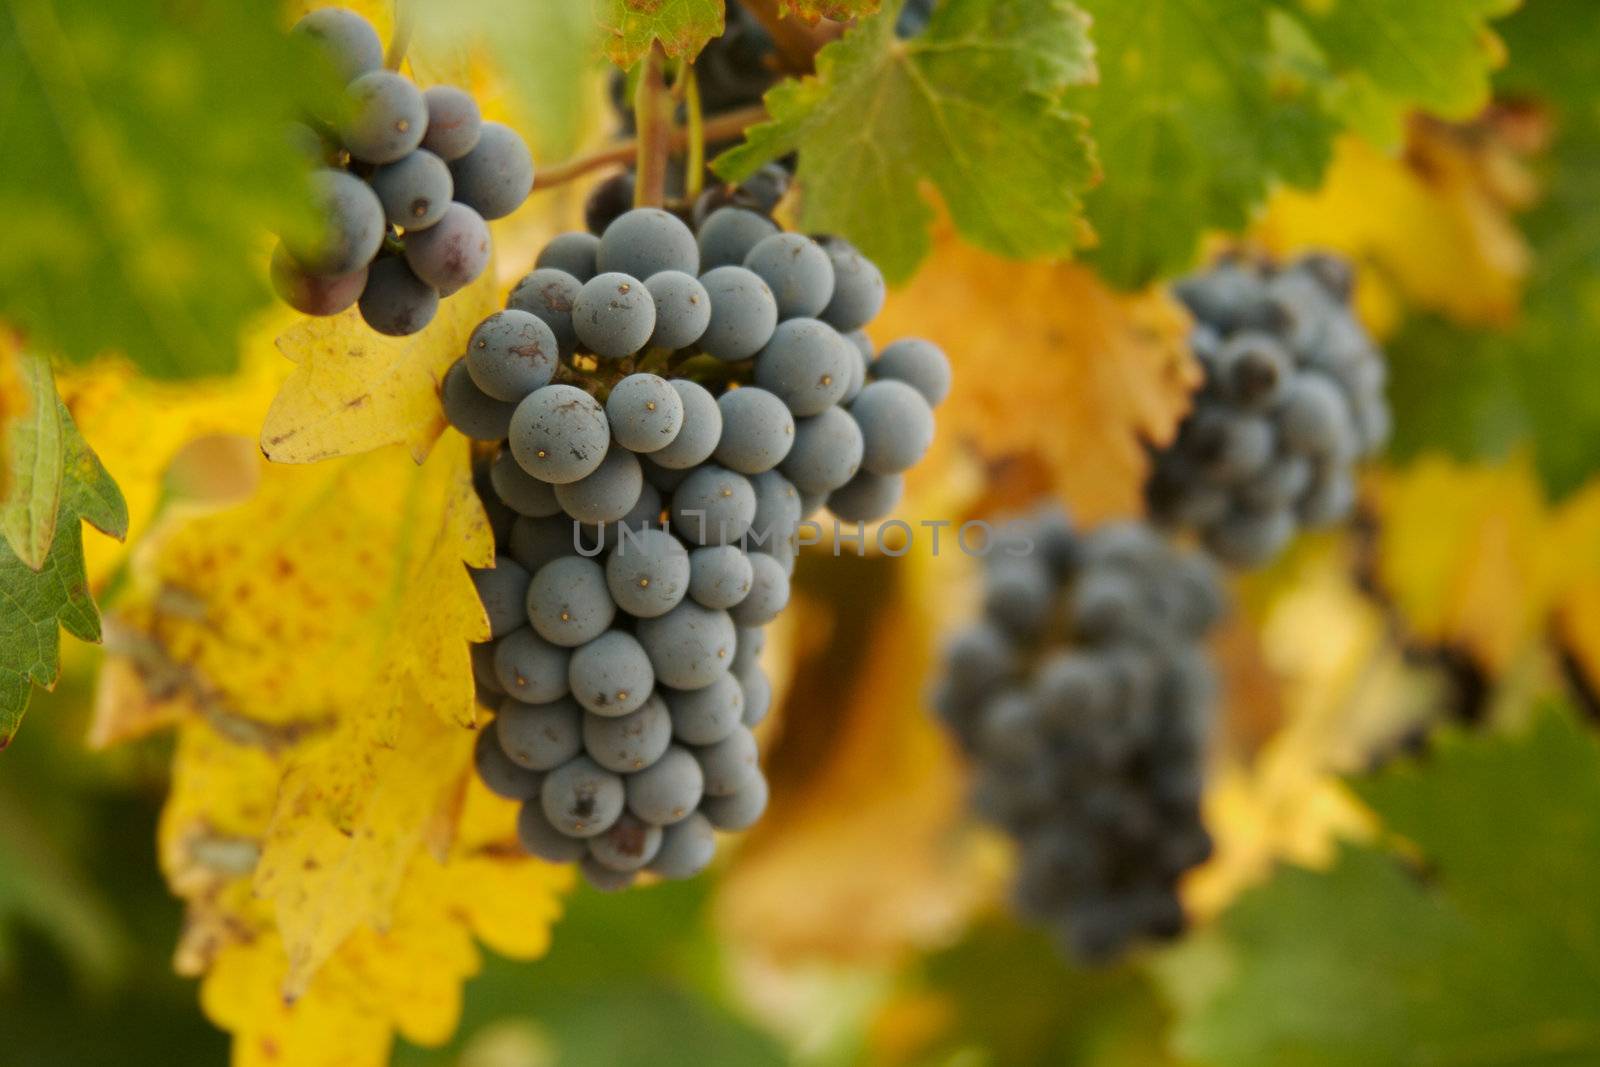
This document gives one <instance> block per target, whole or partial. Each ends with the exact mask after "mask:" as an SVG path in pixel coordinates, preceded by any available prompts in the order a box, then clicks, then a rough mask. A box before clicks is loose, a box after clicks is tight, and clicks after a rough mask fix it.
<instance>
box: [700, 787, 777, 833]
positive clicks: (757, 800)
mask: <svg viewBox="0 0 1600 1067" xmlns="http://www.w3.org/2000/svg"><path fill="white" fill-rule="evenodd" d="M766 810H767V779H766V777H765V776H763V775H761V774H759V773H757V774H756V775H754V776H752V777H751V778H750V779H749V780H748V781H747V782H745V783H744V785H742V786H740V787H739V788H738V789H737V790H735V791H734V792H732V793H729V794H728V795H726V796H710V797H706V799H705V800H704V801H703V802H702V803H701V805H700V811H701V813H702V814H703V815H705V817H706V819H707V820H709V821H710V823H711V825H712V826H715V827H716V828H717V829H718V830H724V831H727V832H729V833H733V832H736V831H739V830H748V829H750V827H752V826H754V825H755V824H756V822H757V821H759V820H760V818H761V815H762V813H763V812H765V811H766Z"/></svg>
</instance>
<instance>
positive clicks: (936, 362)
mask: <svg viewBox="0 0 1600 1067" xmlns="http://www.w3.org/2000/svg"><path fill="white" fill-rule="evenodd" d="M871 369H872V375H873V376H874V377H876V378H890V379H893V380H895V381H901V382H905V383H906V384H907V385H909V386H911V388H913V389H915V390H916V391H917V392H919V393H921V394H922V398H923V399H924V400H926V401H927V402H928V406H929V407H938V406H939V405H940V404H942V403H944V398H945V397H947V396H949V395H950V360H949V359H948V358H947V357H946V356H945V354H944V350H943V349H941V348H940V347H939V346H938V345H936V344H934V343H933V342H932V341H924V340H923V339H921V338H920V337H904V338H901V339H900V340H898V341H895V342H892V343H891V344H888V345H885V346H884V349H883V351H882V352H879V353H878V358H877V359H875V360H873V361H872V368H871Z"/></svg>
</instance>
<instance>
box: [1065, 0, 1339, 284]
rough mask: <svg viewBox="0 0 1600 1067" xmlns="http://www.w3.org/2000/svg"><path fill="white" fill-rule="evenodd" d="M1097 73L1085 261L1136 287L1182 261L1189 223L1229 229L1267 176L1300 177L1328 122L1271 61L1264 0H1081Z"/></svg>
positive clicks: (1077, 97)
mask: <svg viewBox="0 0 1600 1067" xmlns="http://www.w3.org/2000/svg"><path fill="white" fill-rule="evenodd" d="M1082 2H1083V6H1084V7H1085V8H1086V9H1088V11H1089V13H1090V15H1091V16H1092V17H1093V18H1094V35H1095V47H1096V50H1097V53H1098V55H1099V57H1100V85H1099V87H1098V88H1096V89H1094V90H1092V91H1090V90H1080V91H1076V92H1074V93H1073V94H1071V95H1069V97H1068V99H1069V101H1071V102H1073V103H1075V104H1076V105H1077V106H1079V107H1081V108H1082V109H1083V111H1084V113H1085V114H1087V115H1088V116H1089V120H1090V128H1091V130H1092V132H1093V134H1094V137H1095V142H1096V144H1097V145H1098V147H1099V151H1100V160H1101V165H1102V166H1103V167H1104V168H1105V174H1106V180H1105V182H1104V183H1103V184H1102V185H1101V186H1100V187H1099V188H1097V189H1095V190H1094V191H1093V192H1091V193H1090V194H1089V197H1088V209H1089V219H1090V222H1091V223H1092V224H1093V226H1094V228H1095V232H1096V234H1097V235H1098V236H1099V245H1098V246H1097V248H1096V250H1095V251H1094V253H1093V258H1094V261H1095V263H1096V266H1097V267H1098V268H1099V270H1100V271H1101V273H1102V274H1103V275H1105V277H1106V278H1107V279H1108V280H1110V281H1111V282H1113V283H1115V284H1117V285H1121V286H1125V287H1129V288H1132V287H1137V286H1140V285H1143V284H1145V283H1146V282H1149V281H1151V280H1152V279H1154V278H1157V277H1161V276H1164V275H1169V274H1173V273H1175V272H1177V271H1180V270H1183V269H1184V268H1186V267H1188V266H1189V265H1190V264H1191V263H1192V261H1193V259H1194V256H1195V254H1196V252H1197V250H1198V248H1199V242H1200V237H1201V235H1202V234H1203V233H1204V232H1205V231H1206V230H1207V229H1211V228H1220V229H1225V230H1238V229H1241V228H1243V226H1244V225H1245V223H1246V222H1247V221H1248V219H1249V213H1250V210H1251V209H1252V208H1253V207H1254V206H1255V205H1256V204H1257V203H1259V202H1260V201H1261V200H1262V199H1263V198H1264V197H1265V196H1266V192H1267V189H1268V187H1269V185H1270V183H1271V182H1272V180H1273V179H1274V178H1283V179H1285V180H1288V181H1292V182H1296V183H1298V184H1302V185H1310V184H1313V183H1314V182H1315V181H1316V179H1317V177H1318V176H1319V175H1320V174H1321V173H1322V170H1323V168H1324V167H1325V166H1326V165H1327V162H1328V158H1329V143H1330V141H1331V139H1332V137H1333V134H1334V132H1335V126H1334V124H1333V122H1332V120H1331V119H1329V118H1328V117H1327V116H1326V115H1325V114H1323V112H1322V110H1321V109H1320V107H1319V106H1318V102H1317V96H1316V93H1315V92H1314V89H1313V86H1312V85H1311V84H1309V83H1308V82H1306V81H1305V80H1304V79H1300V78H1295V77H1293V76H1291V74H1290V73H1289V72H1288V71H1287V70H1286V69H1285V68H1282V67H1280V66H1279V65H1277V64H1276V63H1275V60H1274V55H1273V47H1272V41H1271V37H1270V34H1269V32H1268V13H1269V11H1270V5H1269V3H1268V2H1267V0H1213V2H1208V3H1203V4H1196V3H1190V2H1188V0H1149V2H1148V3H1140V4H1129V3H1125V2H1123V0H1082Z"/></svg>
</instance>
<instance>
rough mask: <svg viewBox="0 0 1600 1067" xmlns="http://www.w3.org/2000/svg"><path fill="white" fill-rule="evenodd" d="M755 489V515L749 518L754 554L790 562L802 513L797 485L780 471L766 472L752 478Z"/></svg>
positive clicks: (751, 483)
mask: <svg viewBox="0 0 1600 1067" xmlns="http://www.w3.org/2000/svg"><path fill="white" fill-rule="evenodd" d="M750 486H751V488H752V489H754V490H755V495H756V512H755V515H754V516H752V517H751V519H750V533H749V541H748V543H749V545H750V549H751V551H753V552H766V553H768V554H770V555H774V556H777V557H779V558H780V559H788V558H791V557H792V556H793V555H794V552H795V544H794V541H795V533H796V530H797V528H798V527H799V525H800V520H801V519H803V518H804V517H805V516H804V515H803V514H802V512H801V506H802V505H801V502H800V493H799V492H798V491H797V490H796V489H795V487H794V484H793V483H791V482H790V481H789V479H787V478H785V477H784V476H783V475H782V474H780V473H778V472H777V471H766V472H765V473H762V474H758V475H756V476H755V477H754V478H751V479H750Z"/></svg>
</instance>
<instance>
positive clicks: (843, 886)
mask: <svg viewBox="0 0 1600 1067" xmlns="http://www.w3.org/2000/svg"><path fill="white" fill-rule="evenodd" d="M946 548H947V551H944V552H942V553H941V555H940V556H939V557H937V558H935V557H933V556H931V555H930V554H929V553H927V552H924V551H922V550H920V549H919V550H916V551H914V552H912V553H910V554H908V555H906V556H905V557H903V558H901V559H900V560H898V561H894V560H890V559H887V558H878V559H872V558H866V559H863V558H861V557H858V556H856V555H854V554H853V550H849V549H846V550H844V552H843V553H842V554H841V555H839V556H837V557H836V556H833V555H831V554H828V553H826V552H817V553H815V554H808V555H806V556H804V557H803V558H802V561H801V564H800V571H799V572H798V574H797V590H798V593H797V599H798V600H799V601H800V603H799V604H797V605H796V606H795V608H794V609H793V610H795V611H797V612H800V613H803V614H805V615H807V616H809V617H808V618H806V619H805V621H799V622H797V623H796V626H797V627H798V629H799V632H801V633H803V634H820V635H825V637H823V639H821V640H819V641H817V642H816V643H815V644H814V645H811V646H809V647H807V646H802V647H800V648H797V649H796V651H795V659H794V663H793V678H794V680H793V683H792V684H791V686H790V688H789V691H788V693H787V694H786V696H785V697H784V704H783V711H782V718H781V720H780V722H779V723H778V727H777V731H776V733H775V734H772V735H769V737H768V740H767V742H766V749H767V757H766V764H767V773H768V778H769V780H770V781H771V783H772V803H771V807H770V808H769V809H768V811H767V814H766V815H765V816H764V817H763V818H762V821H761V822H760V823H759V824H757V826H756V827H755V828H754V829H753V830H751V831H750V833H749V834H748V835H747V836H746V838H745V840H744V841H743V842H742V844H741V845H740V847H739V851H738V853H737V855H736V858H735V860H734V863H733V865H732V866H731V867H730V869H729V870H728V872H727V875H726V876H725V878H724V879H723V882H722V885H721V887H720V890H719V893H718V897H717V914H718V921H719V923H720V924H721V926H722V927H723V928H724V929H725V930H726V931H728V932H729V934H730V936H731V937H732V938H733V939H734V940H735V941H736V942H738V943H740V944H742V945H745V946H748V947H750V948H752V949H754V950H755V951H757V952H759V953H762V954H767V955H770V956H772V957H775V958H778V959H792V958H795V957H801V958H804V957H812V956H823V957H826V958H830V959H835V960H854V961H883V960H887V959H892V958H894V956H895V955H896V954H898V953H899V952H901V951H903V950H904V949H905V948H907V947H909V946H912V945H917V944H925V943H928V942H929V941H930V940H934V939H937V938H939V937H941V936H943V935H945V934H948V933H949V932H950V931H951V930H953V929H954V928H955V927H956V926H957V925H958V924H959V923H960V921H961V920H962V919H963V918H964V916H965V915H966V914H967V912H968V911H969V910H970V909H971V908H972V907H973V906H974V905H975V904H976V903H977V902H978V901H979V900H981V899H983V898H984V897H985V896H986V895H988V894H990V893H992V892H993V890H994V884H993V877H992V874H993V872H992V871H991V872H989V874H990V876H989V877H985V871H984V869H983V867H982V866H981V865H980V864H977V863H975V862H974V851H973V849H974V845H973V842H972V841H971V840H970V835H969V834H967V833H965V832H963V826H964V823H965V817H964V815H963V813H962V805H963V801H964V797H965V785H964V775H963V774H962V772H961V771H960V769H959V766H958V763H957V758H956V756H955V753H954V750H953V748H952V747H951V745H950V744H949V742H948V740H947V739H946V738H945V737H944V735H943V734H942V732H941V730H940V728H939V726H938V725H937V723H935V721H934V720H933V718H932V717H931V716H930V714H929V713H928V710H927V707H926V700H925V693H924V689H925V680H926V679H927V678H928V677H929V675H930V672H931V671H932V670H933V669H934V667H935V663H936V660H935V656H936V653H937V647H938V634H937V633H936V628H935V620H936V619H938V618H940V617H941V611H942V607H943V606H944V605H947V604H948V597H947V594H948V592H949V590H950V583H951V578H952V570H953V569H959V568H960V567H961V566H962V564H963V563H964V562H969V561H966V558H965V557H963V556H962V555H961V554H960V553H959V552H956V551H953V550H948V546H946ZM846 589H848V590H850V591H851V592H850V595H849V596H848V597H847V598H845V599H844V600H841V599H840V594H841V591H842V590H846ZM827 604H833V605H840V604H849V605H851V606H850V608H849V609H848V610H838V609H837V608H834V609H832V610H830V609H829V608H828V607H827V606H826V605H827ZM888 842H892V843H893V844H892V847H891V846H889V845H888V844H886V843H888ZM797 884H804V885H805V886H806V891H805V893H803V894H796V893H795V892H794V887H795V885H797Z"/></svg>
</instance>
